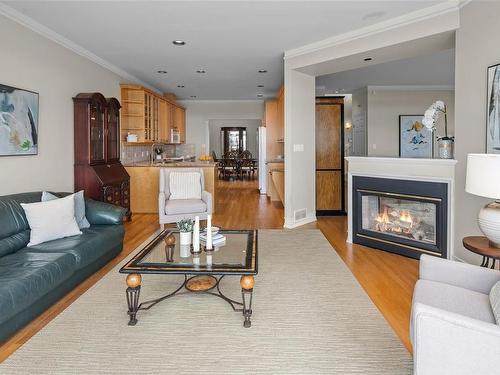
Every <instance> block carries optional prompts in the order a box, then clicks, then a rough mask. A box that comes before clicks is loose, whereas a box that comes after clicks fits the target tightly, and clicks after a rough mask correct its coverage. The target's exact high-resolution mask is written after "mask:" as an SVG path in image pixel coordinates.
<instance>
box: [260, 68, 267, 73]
mask: <svg viewBox="0 0 500 375" xmlns="http://www.w3.org/2000/svg"><path fill="white" fill-rule="evenodd" d="M259 73H267V70H265V69H259Z"/></svg>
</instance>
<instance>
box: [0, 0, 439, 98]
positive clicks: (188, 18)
mask: <svg viewBox="0 0 500 375" xmlns="http://www.w3.org/2000/svg"><path fill="white" fill-rule="evenodd" d="M440 2H442V1H422V0H404V1H403V0H399V1H373V0H372V1H259V2H257V1H225V2H224V1H217V2H216V1H163V2H158V1H150V2H148V1H123V2H117V1H95V2H85V1H66V2H59V1H5V2H4V4H6V5H8V6H10V7H12V8H14V9H15V10H16V11H18V12H20V13H22V14H23V15H24V16H27V17H29V18H31V19H33V20H34V21H36V22H38V23H40V24H42V25H44V26H45V27H48V28H49V29H51V30H52V31H54V32H56V33H58V34H60V35H62V36H63V37H65V38H67V39H69V40H70V41H72V42H74V43H76V44H77V45H79V46H81V47H83V48H84V49H86V50H88V51H90V52H92V53H93V54H95V55H97V56H98V57H100V58H102V59H104V60H106V61H107V62H109V63H111V64H113V65H115V66H117V67H119V68H121V69H122V70H124V71H126V72H127V73H129V74H131V75H133V76H135V77H137V78H138V79H140V80H142V81H144V82H146V83H148V84H149V85H151V86H153V87H155V88H157V89H159V90H161V91H165V92H174V93H175V94H176V95H177V96H178V97H179V98H181V99H190V98H191V96H193V95H194V96H196V97H197V99H198V100H200V99H201V100H203V99H256V98H257V94H259V93H261V94H264V98H266V97H271V96H274V95H275V93H276V91H277V89H278V88H279V86H280V85H281V84H282V83H283V52H284V51H286V50H289V49H293V48H297V47H300V46H302V45H305V44H309V43H312V42H316V41H318V40H321V39H325V38H328V37H332V36H335V35H339V34H343V33H346V32H349V31H352V30H356V29H359V28H362V27H366V26H369V25H373V24H375V23H379V22H382V21H385V20H388V19H391V18H394V17H397V16H401V15H404V14H406V13H410V12H413V11H416V10H419V9H423V8H426V7H429V6H432V5H435V4H437V3H440ZM174 39H182V40H184V41H186V43H187V44H186V45H185V46H183V47H177V46H174V45H173V44H172V41H173V40H174ZM197 69H205V70H206V71H207V73H206V74H197V73H196V70H197ZM259 69H266V70H267V71H268V73H266V74H259V73H258V72H257V70H259ZM157 70H166V71H168V73H167V74H163V75H162V74H158V73H156V72H157ZM258 84H263V85H264V86H265V87H264V88H263V89H262V88H257V85H258ZM177 85H184V86H185V87H184V88H177Z"/></svg>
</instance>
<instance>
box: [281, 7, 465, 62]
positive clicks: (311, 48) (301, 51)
mask: <svg viewBox="0 0 500 375" xmlns="http://www.w3.org/2000/svg"><path fill="white" fill-rule="evenodd" d="M471 1H472V0H448V1H445V2H443V3H439V4H436V5H433V6H430V7H427V8H423V9H419V10H417V11H414V12H410V13H407V14H404V15H402V16H398V17H394V18H391V19H388V20H386V21H382V22H379V23H376V24H373V25H370V26H366V27H362V28H359V29H356V30H352V31H349V32H347V33H344V34H340V35H336V36H333V37H331V38H327V39H323V40H320V41H318V42H314V43H311V44H307V45H305V46H302V47H298V48H294V49H291V50H288V51H285V54H284V60H288V59H291V58H294V57H297V56H302V55H306V54H309V53H313V52H316V51H320V50H322V49H325V48H330V47H334V46H336V45H339V44H343V43H347V42H350V41H352V40H356V39H360V38H364V37H367V36H370V35H374V34H379V33H381V32H384V31H388V30H392V29H395V28H397V27H401V26H406V25H410V24H412V23H415V22H419V21H423V20H426V19H429V18H433V17H436V16H439V15H442V14H446V13H450V12H454V11H458V10H460V8H462V7H463V6H465V5H467V4H468V3H470V2H471Z"/></svg>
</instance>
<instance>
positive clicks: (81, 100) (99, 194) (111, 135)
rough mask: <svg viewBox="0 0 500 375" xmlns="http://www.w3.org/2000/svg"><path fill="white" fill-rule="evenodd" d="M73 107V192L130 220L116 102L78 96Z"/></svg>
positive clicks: (126, 176)
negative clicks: (108, 205) (119, 209)
mask: <svg viewBox="0 0 500 375" xmlns="http://www.w3.org/2000/svg"><path fill="white" fill-rule="evenodd" d="M73 103H74V116H75V124H74V127H75V130H74V138H75V191H79V190H84V191H85V195H86V196H88V197H89V198H92V199H95V200H100V201H103V202H107V203H112V204H116V205H118V206H121V207H124V208H126V209H127V217H128V219H130V215H131V213H130V177H129V175H128V173H127V171H126V170H125V168H124V167H123V165H122V164H121V163H120V107H121V106H120V102H119V101H118V100H117V99H115V98H108V99H106V98H105V97H104V96H103V95H102V94H99V93H82V94H78V95H77V96H76V97H74V98H73Z"/></svg>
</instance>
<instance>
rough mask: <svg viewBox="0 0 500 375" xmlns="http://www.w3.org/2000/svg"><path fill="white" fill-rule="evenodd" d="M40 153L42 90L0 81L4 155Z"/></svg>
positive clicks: (0, 147)
mask: <svg viewBox="0 0 500 375" xmlns="http://www.w3.org/2000/svg"><path fill="white" fill-rule="evenodd" d="M37 154H38V94H37V93H36V92H31V91H27V90H22V89H18V88H16V87H11V86H6V85H2V84H0V156H12V155H37Z"/></svg>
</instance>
